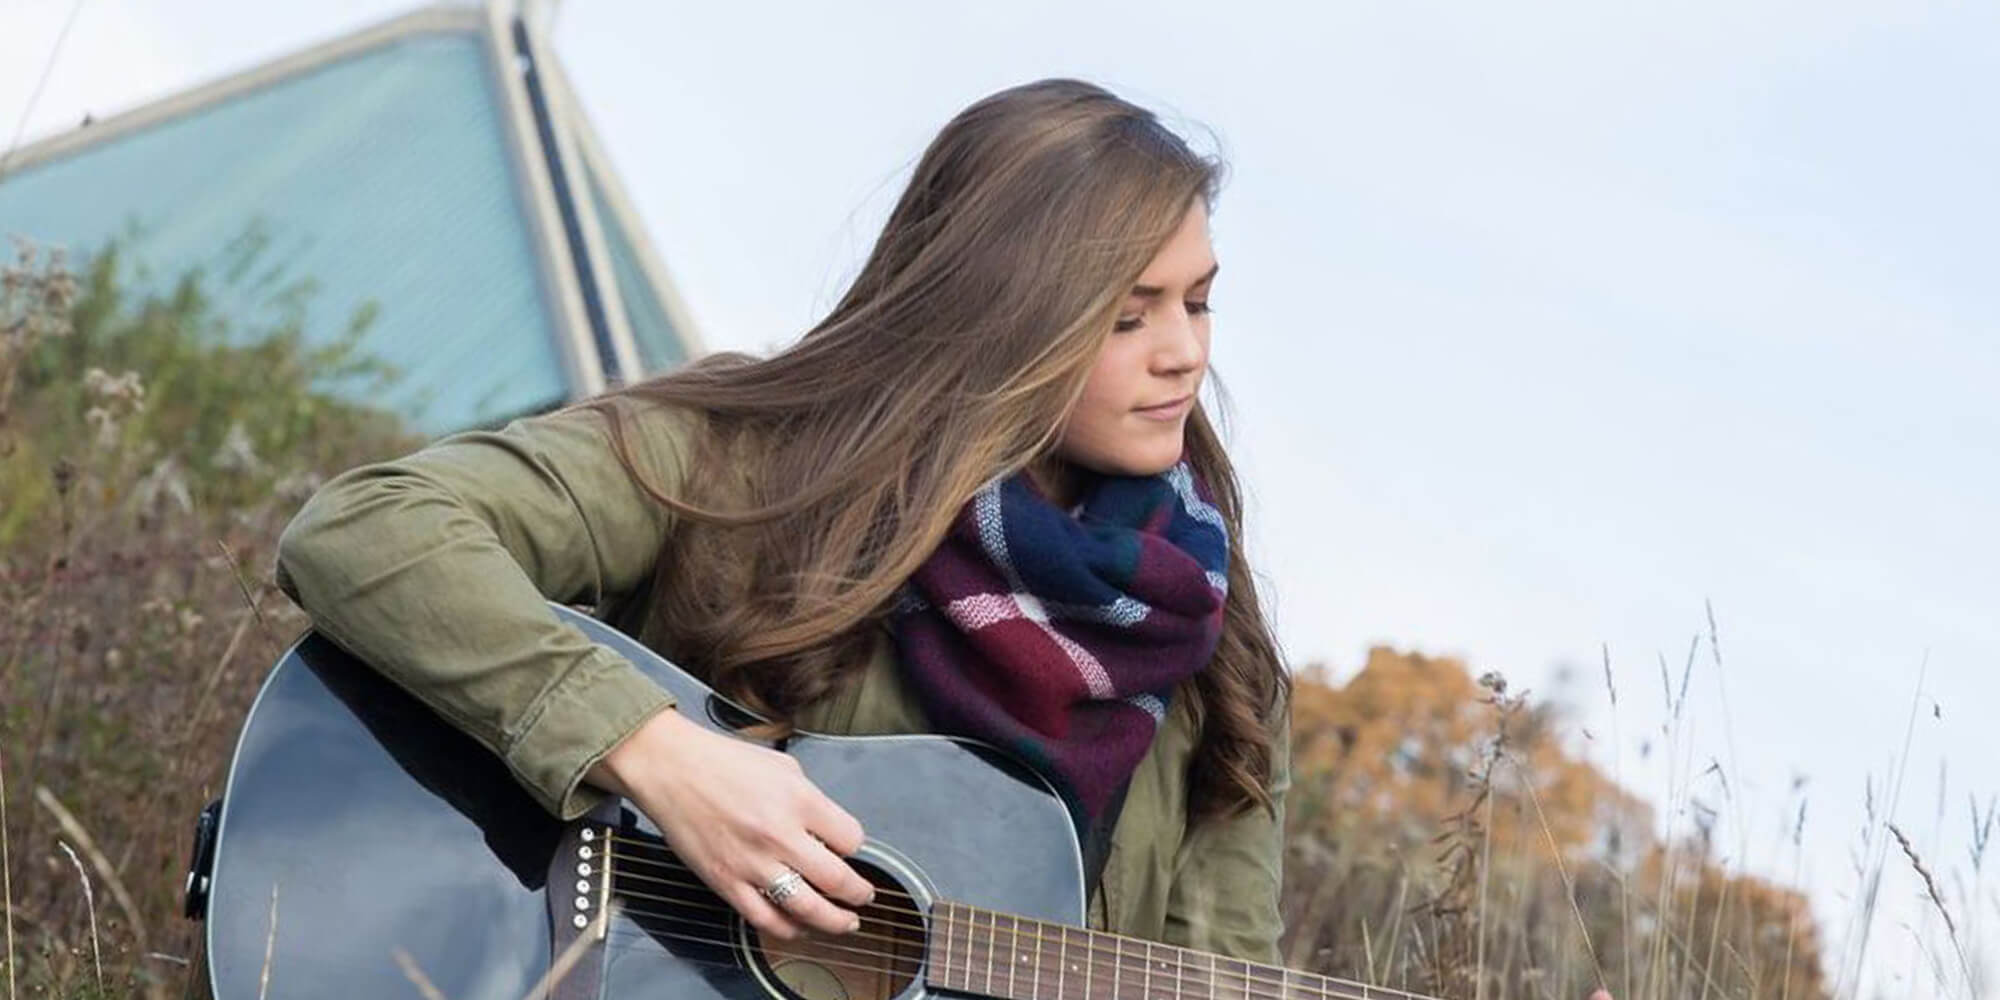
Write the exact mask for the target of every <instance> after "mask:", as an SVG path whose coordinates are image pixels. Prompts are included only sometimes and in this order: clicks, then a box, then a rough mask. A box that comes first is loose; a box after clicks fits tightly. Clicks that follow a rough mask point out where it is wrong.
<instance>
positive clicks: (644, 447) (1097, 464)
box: [278, 79, 1289, 962]
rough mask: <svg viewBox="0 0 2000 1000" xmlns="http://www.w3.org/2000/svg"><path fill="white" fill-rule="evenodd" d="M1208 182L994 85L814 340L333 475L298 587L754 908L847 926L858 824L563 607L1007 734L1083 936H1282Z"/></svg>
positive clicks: (1107, 118) (378, 649)
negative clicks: (1223, 395) (1069, 854)
mask: <svg viewBox="0 0 2000 1000" xmlns="http://www.w3.org/2000/svg"><path fill="white" fill-rule="evenodd" d="M1219 170H1220V164H1219V163H1217V162H1215V161H1214V160H1212V159H1207V158H1203V157H1200V156H1197V155H1196V154H1195V153H1193V152H1192V151H1191V150H1190V149H1189V148H1188V146H1187V145H1186V144H1185V143H1183V142H1182V140H1181V139H1179V138H1178V137H1176V136H1175V135H1174V134H1173V133H1172V132H1170V131H1169V130H1167V129H1166V128H1164V127H1162V125H1161V124H1160V123H1159V122H1158V121H1157V120H1156V119H1155V117H1154V116H1153V115H1152V114H1150V113H1149V112H1147V111H1145V110H1144V109H1141V108H1139V107H1135V106H1134V105H1132V104H1130V103H1128V102H1126V101H1123V100H1121V99H1119V98H1118V97H1116V96H1114V95H1113V94H1111V93H1109V92H1107V91H1105V90H1104V89H1102V88H1100V87H1097V86H1093V85H1090V84H1087V83H1083V82H1078V81H1075V80H1066V79H1052V80H1043V81H1039V82H1036V83H1031V84H1027V85H1023V86H1019V87H1015V88H1012V89H1008V90H1005V91H1001V92H999V93H996V94H993V95H991V96H989V97H987V98H985V99H982V100H980V101H978V102H977V103H975V104H973V105H971V106H970V107H968V108H966V109H965V110H964V111H963V112H962V113H960V114H959V115H958V116H957V117H955V118H954V119H953V120H952V121H951V122H950V123H949V124H947V125H946V126H945V127H944V129H943V130H942V131H941V132H940V133H939V134H938V136H937V137H936V138H935V140H934V141H933V142H932V143H931V145H930V147H929V148H928V149H927V150H926V152H925V153H924V156H923V158H922V160H921V162H919V163H918V165H917V167H916V169H915V172H914V175H913V176H912V178H911V180H910V183H909V186H908V188H907V189H906V190H905V191H904V192H903V194H902V196H901V198H900V200H899V201H898V203H897V204H896V207H895V210H894V212H893V213H892V214H891V216H890V218H889V220H888V223H887V225H886V227H885V228H884V230H883V232H882V234H881V237H880V238H879V240H878V241H877V242H876V244H875V246H874V248H873V250H872V252H871V253H870V255H869V257H868V260H867V262H866V264H865V265H864V266H863V268H862V269H861V272H860V274H859V275H858V276H857V277H856V279H855V280H854V283H853V286H852V287H851V288H850V289H848V291H847V293H846V295H845V296H844V297H843V298H842V299H841V301H840V303H839V304H838V305H837V306H836V307H835V308H834V309H833V311H832V313H831V314H830V315H828V316H827V317H826V318H825V319H824V320H822V321H820V322H819V323H818V324H817V325H815V326H814V327H813V328H812V329H810V330H809V331H807V332H806V333H805V334H804V336H803V337H802V338H801V339H799V340H798V341H797V342H796V343H795V344H793V345H792V346H790V347H789V348H787V349H785V350H783V351H781V352H779V353H778V354H776V355H775V356H772V357H769V358H761V359H759V358H752V357H748V356H744V355H740V354H719V355H713V356H710V357H707V358H703V359H701V360H699V361H697V362H694V363H692V364H689V365H687V366H685V367H683V368H681V369H678V370H676V371H673V372H671V373H668V374H666V375H663V376H661V377H658V378H655V379H652V380H650V381H647V382H645V383H642V384H639V385H634V386H630V387H626V388H623V389H619V390H616V391H613V392H611V393H608V394H606V395H604V396H600V397H598V398H596V399H592V400H588V401H586V402H584V403H582V404H578V405H576V406H572V407H568V408H565V409H562V410H559V411H556V412H553V413H549V414H545V415H542V416H536V417H531V418H525V419H521V420H516V421H514V422H512V423H510V424H508V425H507V426H506V427H505V428H503V429H501V430H498V431H492V432H470V433H463V434H459V435H456V436H453V437H449V438H446V439H444V440H441V441H439V442H437V443H435V444H432V445H431V446H429V447H427V448H425V449H423V450H421V451H419V452H417V453H415V454H412V455H409V456H406V457H404V458H402V459H399V460H395V461H390V462H384V463H380V464H376V465H370V466H365V467H362V468H358V469H354V470H351V471H349V472H347V473H345V474H343V475H341V476H339V477H337V478H335V479H333V480H331V481H329V482H328V483H327V484H326V485H325V486H324V487H323V488H322V489H321V490H320V491H319V492H318V493H317V494H316V495H315V496H314V497H313V498H312V499H311V500H310V501H309V502H308V503H307V504H306V506H305V507H304V508H303V509H302V510H301V511H300V513H299V514H298V516H297V518H296V520H294V521H293V522H292V523H291V525H290V526H289V527H288V528H287V530H286V532H285V534H284V537H283V539H282V541H281V544H280V548H279V554H278V560H279V579H280V581H281V583H282V584H283V586H284V587H285V589H286V590H287V592H288V593H290V594H291V595H292V596H293V598H294V599H295V600H296V601H297V602H298V603H299V604H300V605H301V606H302V607H303V608H305V609H306V611H307V612H308V613H309V614H310V616H311V619H312V622H313V625H314V627H315V628H317V629H318V630H320V631H321V632H322V633H323V634H325V635H326V636H328V637H329V638H331V639H333V640H334V641H336V642H338V643H340V644H341V645H343V646H345V647H347V648H348V649H349V650H351V651H352V652H354V653H356V654H357V655H358V656H360V657H361V658H362V659H364V660H367V661H369V662H370V663H371V664H373V665H374V666H375V667H376V668H377V669H379V670H381V671H383V672H384V673H386V674H387V675H389V676H390V677H392V678H393V679H394V680H395V681H397V682H398V683H399V684H401V685H402V686H404V687H406V688H408V689H409V690H410V691H412V692H413V693H415V694H416V695H417V696H418V697H420V698H422V699H423V700H424V701H425V702H427V703H428V704H430V705H431V706H433V707H434V708H436V709H437V711H438V712H440V713H441V714H442V715H443V716H444V717H445V718H446V719H448V720H449V721H450V722H451V723H453V724H454V725H457V726H459V727H461V728H463V729H464V730H465V731H466V732H468V733H470V734H471V735H472V736H473V737H475V738H476V739H478V740H480V741H481V742H482V743H484V744H485V745H486V746H488V747H489V748H491V749H492V750H493V751H494V752H495V753H496V754H498V755H499V756H500V757H501V758H502V759H504V760H505V761H506V762H507V763H508V764H509V766H510V767H511V768H512V770H513V772H514V773H515V774H516V775H517V776H518V778H519V780H520V781H521V782H522V783H523V785H524V786H525V787H526V788H527V789H528V790H529V791H530V792H532V793H533V794H534V795H535V796H536V797H537V799H538V800H539V801H540V802H541V803H542V804H543V805H544V806H545V807H546V808H548V809H549V810H550V811H551V812H553V813H555V814H557V815H559V816H562V817H564V818H570V817H574V816H577V815H579V814H581V813H582V812H584V811H586V810H587V809H588V808H589V807H590V806H591V805H592V804H594V803H595V802H596V801H598V800H599V799H600V798H601V797H602V796H603V795H604V794H605V793H607V792H609V793H615V794H617V795H620V796H623V797H624V798H626V799H628V800H629V801H630V802H631V803H632V804H633V805H634V806H635V807H636V808H638V809H640V810H642V811H643V812H644V813H645V814H646V815H647V816H648V817H650V818H651V819H652V820H653V821H654V822H655V823H656V824H657V825H658V826H659V828H660V830H661V831H662V833H663V834H664V836H665V838H666V840H667V841H668V842H669V843H670V844H671V845H672V847H673V848H674V849H675V851H676V852H677V853H678V854H679V855H680V856H681V857H682V859H683V860H684V861H686V862H687V864H688V865H689V866H690V867H691V868H693V870H694V871H695V872H696V873H697V874H698V875H700V877H701V878H702V879H703V881H705V882H706V883H707V884H708V885H709V886H711V887H712V888H713V889H714V890H715V891H716V892H717V893H718V894H720V895H721V896H722V897H723V898H724V899H725V900H727V901H728V903H729V904H730V905H731V906H733V907H735V908H736V909H737V910H738V911H740V912H741V914H742V915H743V917H744V918H746V919H747V920H748V921H749V922H750V923H751V924H752V925H754V926H755V927H756V928H757V929H758V930H760V931H762V932H764V933H767V934H772V935H775V936H777V937H780V938H789V937H792V936H795V935H796V934H798V933H799V932H800V931H802V930H805V929H813V930H817V931H821V932H828V933H839V932H842V931H846V930H850V929H852V928H854V927H855V926H856V917H855V914H854V912H853V909H852V908H853V907H856V906H859V905H862V904H864V903H866V902H867V900H868V899H869V896H870V892H871V889H870V886H869V884H868V883H867V882H865V881H864V880H863V879H861V878H860V877H859V876H858V875H856V874H855V873H854V871H853V870H852V869H850V868H849V867H848V866H847V865H846V864H845V863H844V862H843V860H842V858H843V856H845V855H849V854H851V853H853V852H854V851H856V850H857V849H859V847H860V845H861V842H862V839H863V837H864V836H865V835H866V831H865V830H864V829H863V828H862V827H861V825H860V824H859V823H858V822H857V821H856V820H855V818H854V817H853V816H852V815H850V814H848V813H847V812H846V811H844V810H843V809H842V808H841V806H840V804H839V803H838V802H833V801H830V800H829V799H828V798H827V797H826V796H825V795H823V794H821V793H820V792H819V791H818V790H817V789H815V788H814V787H813V786H812V784H811V783H810V782H809V781H808V780H807V779H806V778H805V777H804V776H803V775H802V774H801V772H800V770H799V769H798V767H797V766H796V765H795V764H793V762H792V760H791V758H789V757H787V756H785V755H784V754H782V753H780V752H777V751H774V750H770V749H767V748H764V747H762V746H759V745H756V744H753V743H751V742H748V741H745V740H740V739H735V738H732V737H729V736H724V735H720V734H717V733H715V732H713V731H710V730H707V729H704V728H701V727H700V726H698V725H695V724H693V723H691V722H690V721H688V720H687V719H686V718H685V717H683V716H682V715H681V714H680V713H679V712H676V711H669V710H667V709H669V708H670V707H671V704H670V700H669V699H668V697H667V695H666V694H665V693H664V692H663V691H661V690H660V689H659V688H658V686H657V685H655V684H654V683H652V682H651V681H650V680H648V679H647V678H646V677H645V676H643V675H642V674H641V673H639V672H638V671H637V670H636V668H634V667H633V666H632V665H631V664H630V663H629V662H625V661H624V660H622V659H621V658H619V657H618V656H616V655H615V654H611V653H610V652H609V650H608V649H606V648H604V647H601V646H599V645H596V644H594V643H592V642H590V641H589V640H587V639H586V638H585V637H584V636H583V634H582V633H580V632H578V631H577V630H575V629H574V628H572V627H568V626H565V625H561V624H559V623H558V621H557V620H556V618H555V617H554V616H553V615H552V614H551V613H550V611H549V610H548V608H547V605H546V604H545V601H544V599H545V598H548V599H554V600H557V601H560V602H565V603H579V604H589V605H592V606H593V607H594V608H595V610H596V613H597V614H598V615H599V616H600V617H602V618H604V619H605V620H607V621H610V622H611V623H613V624H614V625H616V626H618V627H620V628H621V629H622V630H624V631H626V632H627V633H628V634H631V635H633V636H635V637H637V638H638V639H640V640H641V641H642V642H645V643H646V644H647V645H648V646H650V647H652V648H654V649H657V650H659V651H660V652H661V653H662V654H663V655H665V656H666V657H667V658H668V659H670V660H672V661H673V662H675V663H676V664H678V665H680V666H681V667H683V668H685V669H688V670H690V671H691V672H693V673H695V674H696V675H698V676H700V677H702V678H703V679H704V680H706V681H707V682H708V683H709V684H710V685H711V686H713V687H716V688H717V689H718V690H720V691H722V692H723V693H725V694H727V695H730V696H732V697H734V698H736V699H738V700H739V701H741V702H743V703H745V704H747V705H749V706H750V707H752V708H754V709H756V710H758V711H760V712H762V713H765V714H767V715H769V716H771V717H774V718H776V719H779V720H783V721H784V722H787V723H790V724H792V725H795V726H797V727H798V728H801V729H807V730H815V731H823V732H836V733H888V732H948V733H954V734H959V735H967V736H974V737H978V738H981V739H985V740H987V741H989V742H992V743H995V744H997V745H1001V746H1006V747H1009V748H1011V749H1014V750H1016V751H1018V752H1021V753H1023V754H1025V755H1027V756H1028V757H1030V758H1031V759H1033V761H1034V762H1035V763H1036V764H1038V765H1039V766H1041V767H1042V769H1043V770H1045V771H1046V772H1047V773H1049V774H1050V776H1051V778H1052V780H1053V781H1054V782H1055V784H1056V785H1057V787H1058V788H1059V789H1060V790H1061V791H1062V793H1063V795H1064V799H1065V802H1066V804H1067V805H1068V806H1069V807H1070V811H1071V815H1072V818H1073V819H1074V820H1075V821H1076V824H1077V827H1078V830H1079V833H1080V835H1081V836H1082V837H1083V840H1084V843H1085V844H1086V845H1087V847H1088V849H1087V851H1086V855H1087V857H1089V858H1090V859H1091V862H1092V863H1091V864H1090V866H1089V867H1090V868H1093V869H1096V873H1095V877H1094V879H1093V883H1092V884H1093V889H1092V894H1091V898H1090V907H1089V918H1090V922H1091V924H1092V926H1094V927H1096V928H1099V929H1107V930H1113V931H1119V932H1123V933H1126V934H1130V935H1133V936H1137V937H1142V938H1147V939H1151V940H1157V941H1163V942H1169V943H1174V944H1183V945H1188V946H1192V947H1196V948H1199V949H1202V950H1206V951H1216V952H1221V953H1223V954H1225V955H1231V956H1236V957H1240V958H1245V959H1251V960H1258V961H1264V962H1276V961H1278V959H1279V955H1278V949H1277V943H1278V935H1279V932H1280V929H1281V927H1280V924H1281V921H1280V916H1279V906H1278V892H1279V862H1280V854H1281V850H1282V842H1283V838H1282V828H1283V822H1282V819H1283V799H1284V794H1285V790H1286V788H1287V785H1288V783H1289V780H1288V769H1287V758H1288V753H1289V743H1288V740H1289V722H1288V700H1289V699H1288V694H1289V684H1288V680H1287V674H1286V672H1285V670H1284V668H1283V666H1282V665H1281V664H1280V662H1279V657H1278V652H1277V649H1276V646H1275V644H1274V642H1273V640H1272V636H1271V632H1270V629H1269V626H1268V624H1267V623H1266V621H1265V619H1264V615H1263V612H1262V611H1261V610H1260V608H1259V605H1258V599H1257V593H1256V589H1255V586H1254V581H1253V577H1252V574H1251V571H1250V567H1249V565H1248V563H1247V562H1246V561H1245V558H1244V553H1243V544H1242V524H1241V517H1242V500H1241V495H1240V492H1239V488H1238V484H1237V481H1236V478H1235V474H1234V472H1233V470H1232V468H1231V465H1230V461H1229V457H1228V455H1227V454H1226V453H1225V451H1224V450H1223V447H1222V443H1221V441H1220V439H1219V438H1218V436H1217V434H1216V431H1215V429H1214V427H1213V426H1212V425H1211V423H1210V421H1209V419H1208V417H1207V415H1206V411H1205V410H1204V407H1203V405H1202V403H1201V401H1200V395H1199V393H1200V390H1201V388H1202V385H1203V382H1204V379H1205V376H1206V374H1207V367H1208V352H1209V327H1210V318H1209V311H1210V310H1209V295H1210V289H1211V287H1212V285H1213V282H1214V280H1215V277H1216V271H1217V261H1216V258H1215V255H1214V253H1213V250H1212V247H1211V244H1210V239H1209V228H1208V226H1209V222H1208V219H1209V211H1210V209H1211V208H1212V207H1213V204H1214V200H1215V195H1216V190H1217V186H1218V182H1219Z"/></svg>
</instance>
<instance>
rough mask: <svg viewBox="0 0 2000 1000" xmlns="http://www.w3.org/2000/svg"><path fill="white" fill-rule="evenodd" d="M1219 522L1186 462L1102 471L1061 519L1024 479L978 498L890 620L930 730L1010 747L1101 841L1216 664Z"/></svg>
mask: <svg viewBox="0 0 2000 1000" xmlns="http://www.w3.org/2000/svg"><path fill="white" fill-rule="evenodd" d="M1228 562H1229V543H1228V537H1227V535H1226V533H1225V531H1224V529H1223V524H1222V515H1221V513H1220V512H1219V511H1217V510H1216V508H1215V505H1214V504H1213V502H1212V501H1211V495H1210V494H1209V492H1208V489H1207V486H1206V484H1205V483H1203V482H1201V481H1200V480H1199V479H1198V478H1197V477H1196V475H1195V473H1194V471H1193V469H1192V467H1191V466H1189V465H1188V464H1187V462H1186V461H1185V460H1183V461H1181V462H1180V463H1179V464H1176V465H1175V466H1174V467H1173V468H1171V469H1168V470H1167V471H1165V472H1163V473H1160V474H1159V475H1155V476H1098V477H1096V478H1094V479H1093V480H1092V481H1091V482H1089V483H1087V484H1086V485H1085V487H1084V496H1083V499H1082V501H1081V502H1080V503H1078V504H1077V506H1076V507H1074V508H1072V509H1071V510H1069V511H1067V512H1066V511H1064V510H1062V509H1061V508H1060V507H1058V506H1056V505H1055V504H1054V503H1053V502H1051V501H1050V500H1049V499H1048V498H1047V497H1046V496H1044V495H1043V494H1042V492H1041V491H1040V490H1039V489H1038V488H1036V487H1035V486H1034V484H1033V483H1032V482H1031V481H1030V480H1029V478H1028V477H1027V475H1026V474H1016V475H1014V476H1012V477H1010V478H1007V479H1004V480H1000V481H997V482H995V483H993V484H991V485H989V486H987V487H986V488H985V489H982V490H980V491H979V493H977V494H976V495H974V496H973V498H972V500H971V502H969V503H967V504H966V506H965V509H964V510H963V511H961V512H960V513H959V516H958V519H957V520H956V521H955V522H953V524H952V528H951V531H950V532H949V534H947V535H946V537H945V539H944V542H943V543H942V544H940V545H939V546H938V548H937V550H936V551H935V552H933V553H932V554H931V556H930V557H929V559H927V560H926V561H925V562H924V564H923V566H922V567H921V568H919V569H918V570H917V571H916V573H915V574H913V575H912V576H911V577H910V579H909V581H908V582H907V583H905V584H904V586H903V589H902V592H901V594H900V595H899V601H898V603H897V606H896V608H895V610H894V612H893V613H892V615H891V619H892V629H893V631H894V633H895V636H896V642H897V646H898V647H899V649H900V650H901V653H902V670H903V672H904V676H905V677H907V678H908V679H909V680H910V682H911V683H912V686H913V688H914V689H915V691H916V693H917V697H918V699H919V702H920V703H921V704H922V705H923V707H924V709H925V712H926V714H927V715H928V716H929V718H930V721H931V724H932V725H933V727H935V728H936V729H938V730H939V731H941V732H944V733H948V734H953V735H959V736H970V737H974V738H977V739H980V740H984V741H986V742H988V743H991V744H993V745H995V746H998V747H1001V748H1003V749H1006V750H1009V751H1012V752H1013V753H1015V754H1017V755H1018V756H1020V757H1021V758H1023V759H1024V760H1026V761H1027V762H1028V763H1030V764H1032V765H1034V766H1035V767H1036V768H1037V769H1038V770H1040V771H1041V772H1042V773H1043V774H1045V775H1048V776H1049V777H1050V778H1051V779H1052V780H1053V781H1054V783H1055V785H1056V787H1057V790H1058V791H1059V792H1060V793H1061V794H1062V797H1063V801H1064V804H1065V805H1067V806H1068V807H1069V811H1070V818H1071V819H1072V820H1073V821H1074V822H1075V823H1076V826H1077V829H1078V831H1079V834H1080V835H1086V834H1087V833H1088V832H1089V831H1091V829H1092V826H1093V824H1094V823H1095V822H1096V821H1097V819H1098V818H1099V817H1100V816H1101V815H1102V814H1103V812H1104V810H1105V807H1106V806H1107V804H1109V803H1110V802H1111V800H1112V799H1113V798H1114V797H1118V796H1121V793H1122V789H1123V788H1124V785H1125V782H1126V781H1127V780H1128V779H1129V778H1130V777H1131V774H1132V771H1133V770H1134V769H1135V768H1136V767H1137V766H1138V764H1139V759H1140V758H1141V757H1143V756H1145V754H1146V750H1147V748H1148V747H1150V746H1151V745H1152V740H1153V733H1154V730H1155V729H1156V727H1158V725H1159V723H1160V721H1161V720H1162V719H1164V718H1165V717H1166V712H1167V703H1168V701H1169V700H1170V699H1171V697H1172V695H1173V691H1174V687H1175V685H1176V684H1178V683H1179V682H1180V681H1181V680H1183V679H1185V678H1187V677H1190V676H1192V675H1193V674H1194V673H1195V672H1196V671H1198V670H1200V669H1201V668H1202V667H1203V666H1204V665H1205V664H1207V663H1208V660H1209V657H1210V656H1212V655H1214V653H1215V647H1216V644H1217V642H1218V641H1219V640H1220V638H1221V635H1222V607H1223V597H1224V596H1225V594H1226V593H1227V591H1228V576H1227V570H1228Z"/></svg>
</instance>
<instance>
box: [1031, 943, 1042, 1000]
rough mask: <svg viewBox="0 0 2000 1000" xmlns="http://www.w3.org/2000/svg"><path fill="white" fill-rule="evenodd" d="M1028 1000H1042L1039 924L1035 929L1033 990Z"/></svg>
mask: <svg viewBox="0 0 2000 1000" xmlns="http://www.w3.org/2000/svg"><path fill="white" fill-rule="evenodd" d="M1029 1000H1042V931H1041V926H1040V925H1039V924H1038V925H1036V927H1035V988H1034V990H1033V991H1032V992H1031V993H1030V995H1029Z"/></svg>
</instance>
